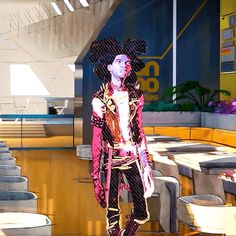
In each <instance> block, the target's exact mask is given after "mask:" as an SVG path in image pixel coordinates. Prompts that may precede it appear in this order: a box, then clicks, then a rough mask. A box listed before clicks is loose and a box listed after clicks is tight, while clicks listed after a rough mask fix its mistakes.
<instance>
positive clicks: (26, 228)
mask: <svg viewBox="0 0 236 236" xmlns="http://www.w3.org/2000/svg"><path fill="white" fill-rule="evenodd" d="M10 128H11V129H12V127H10ZM15 128H16V127H15ZM0 158H1V163H0V169H1V170H4V171H0V235H4V236H6V235H7V236H19V235H32V236H33V235H41V236H51V235H52V230H51V221H50V219H49V218H48V217H47V216H46V215H41V214H37V196H36V195H35V194H34V193H32V192H29V191H28V179H27V178H26V177H22V176H20V167H19V166H16V164H15V162H11V163H9V159H15V158H13V157H12V153H11V151H9V148H8V146H7V145H6V144H5V143H4V142H1V141H0Z"/></svg>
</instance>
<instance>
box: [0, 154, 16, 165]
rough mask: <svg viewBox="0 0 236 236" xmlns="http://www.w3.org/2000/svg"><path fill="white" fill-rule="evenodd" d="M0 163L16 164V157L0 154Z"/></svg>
mask: <svg viewBox="0 0 236 236" xmlns="http://www.w3.org/2000/svg"><path fill="white" fill-rule="evenodd" d="M1 165H16V158H14V157H1V156H0V166H1Z"/></svg>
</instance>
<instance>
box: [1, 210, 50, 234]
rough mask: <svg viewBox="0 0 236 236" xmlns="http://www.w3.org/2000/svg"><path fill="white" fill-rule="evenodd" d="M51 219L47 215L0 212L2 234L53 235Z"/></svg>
mask: <svg viewBox="0 0 236 236" xmlns="http://www.w3.org/2000/svg"><path fill="white" fill-rule="evenodd" d="M51 224H52V223H51V221H50V220H49V218H48V217H47V216H45V215H41V214H30V213H18V212H11V213H0V235H11V236H17V235H31V236H32V235H43V236H50V235H52V232H51V231H52V229H51Z"/></svg>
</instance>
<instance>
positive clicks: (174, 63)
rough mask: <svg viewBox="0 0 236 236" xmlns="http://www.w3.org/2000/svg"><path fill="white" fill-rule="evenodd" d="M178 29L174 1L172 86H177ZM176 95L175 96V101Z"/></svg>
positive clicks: (175, 0)
mask: <svg viewBox="0 0 236 236" xmlns="http://www.w3.org/2000/svg"><path fill="white" fill-rule="evenodd" d="M176 29H177V0H173V69H172V71H173V75H172V85H173V86H176V31H177V30H176ZM175 98H176V95H175V94H174V95H173V99H175Z"/></svg>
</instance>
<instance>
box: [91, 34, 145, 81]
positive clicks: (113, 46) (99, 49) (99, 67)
mask: <svg viewBox="0 0 236 236" xmlns="http://www.w3.org/2000/svg"><path fill="white" fill-rule="evenodd" d="M145 52H146V42H145V41H144V40H140V39H134V40H131V39H126V40H124V41H122V42H118V41H116V40H115V39H113V38H106V39H104V40H96V41H94V42H93V43H92V44H91V46H90V53H91V55H90V61H91V62H92V63H94V64H95V67H94V73H95V74H96V75H97V76H98V78H99V79H101V80H104V81H106V82H108V81H110V79H111V74H110V72H109V71H108V69H107V66H108V65H109V64H112V62H113V61H114V59H115V57H116V56H117V55H119V54H125V55H127V56H128V57H129V58H130V59H131V66H132V72H131V74H130V75H129V76H128V77H127V78H126V80H125V83H135V82H136V74H135V72H137V71H140V70H141V69H142V68H143V67H144V66H145V64H144V63H143V62H142V61H141V60H140V59H139V58H138V56H139V55H140V54H141V53H145Z"/></svg>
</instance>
